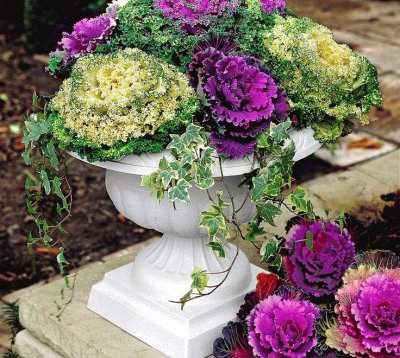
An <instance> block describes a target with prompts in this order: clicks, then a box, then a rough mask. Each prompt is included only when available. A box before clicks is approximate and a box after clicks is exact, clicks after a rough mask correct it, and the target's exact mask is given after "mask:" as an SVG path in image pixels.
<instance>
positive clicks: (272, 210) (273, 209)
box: [257, 200, 282, 226]
mask: <svg viewBox="0 0 400 358" xmlns="http://www.w3.org/2000/svg"><path fill="white" fill-rule="evenodd" d="M257 213H258V214H259V215H260V216H261V217H262V218H263V220H265V221H266V222H267V223H268V224H270V225H272V226H275V222H274V218H275V217H276V216H279V215H280V214H282V210H281V209H280V208H279V207H277V206H275V205H274V203H273V202H272V201H270V200H268V201H266V202H265V203H263V204H258V205H257Z"/></svg>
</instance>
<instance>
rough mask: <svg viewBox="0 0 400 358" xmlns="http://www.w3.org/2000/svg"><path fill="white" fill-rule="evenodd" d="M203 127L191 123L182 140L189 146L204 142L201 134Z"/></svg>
mask: <svg viewBox="0 0 400 358" xmlns="http://www.w3.org/2000/svg"><path fill="white" fill-rule="evenodd" d="M201 130H202V128H201V127H199V126H196V125H195V124H193V123H191V124H189V125H188V126H187V128H186V132H185V133H183V134H182V142H183V144H185V145H186V146H189V145H190V144H192V143H201V142H204V139H203V138H202V136H201V135H200V131H201Z"/></svg>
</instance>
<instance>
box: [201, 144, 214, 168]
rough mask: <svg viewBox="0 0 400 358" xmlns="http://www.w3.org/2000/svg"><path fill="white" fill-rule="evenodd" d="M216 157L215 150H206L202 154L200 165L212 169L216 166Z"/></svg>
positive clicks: (208, 148) (209, 148)
mask: <svg viewBox="0 0 400 358" xmlns="http://www.w3.org/2000/svg"><path fill="white" fill-rule="evenodd" d="M215 155H216V152H215V149H213V148H211V147H207V148H205V149H204V150H203V151H202V152H201V158H200V164H201V165H203V166H205V167H212V166H213V165H214V164H215V159H214V156H215Z"/></svg>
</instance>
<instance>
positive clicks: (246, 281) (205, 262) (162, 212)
mask: <svg viewBox="0 0 400 358" xmlns="http://www.w3.org/2000/svg"><path fill="white" fill-rule="evenodd" d="M290 135H291V137H292V139H293V141H294V143H295V145H296V156H295V160H300V159H303V158H305V157H306V156H308V155H310V154H312V153H313V152H315V151H316V150H317V149H319V148H320V147H321V144H320V143H319V142H317V141H315V139H314V138H313V131H312V130H311V129H310V128H306V129H303V130H300V131H291V132H290ZM71 155H73V156H74V157H77V158H78V159H81V160H82V158H80V157H79V156H77V155H76V154H74V153H71ZM162 156H166V157H167V158H169V157H170V153H169V152H167V151H165V152H162V153H159V154H145V155H140V156H135V155H131V156H127V157H125V158H123V159H121V160H120V161H108V162H101V163H92V164H94V165H97V166H99V167H102V168H105V169H107V173H106V187H107V191H108V193H109V195H110V198H111V200H112V201H113V203H114V205H115V206H116V208H117V209H118V210H119V211H120V212H121V213H122V214H124V215H125V216H126V217H127V218H129V219H131V220H132V221H134V222H135V223H137V224H138V225H140V226H143V227H145V228H149V229H155V230H157V231H160V232H162V233H164V235H163V236H162V238H161V240H160V241H159V242H156V243H154V244H152V245H150V246H149V247H147V248H145V249H144V250H143V251H141V252H140V253H139V255H138V256H137V258H136V260H135V261H134V262H133V263H131V264H129V265H126V266H123V267H120V268H118V269H116V270H113V271H111V272H109V273H107V274H106V275H105V277H104V279H103V280H102V281H101V282H100V283H98V284H96V285H94V286H93V287H92V291H91V294H90V297H89V302H88V308H89V309H91V310H92V311H94V312H96V313H98V314H100V315H101V316H103V317H104V318H106V319H107V320H109V321H111V322H112V323H114V324H115V325H117V326H118V327H120V328H122V329H123V330H125V331H127V332H128V333H130V334H132V335H134V336H136V337H137V338H139V339H141V340H143V341H144V342H146V343H148V344H150V345H151V346H153V347H155V348H156V349H158V350H160V351H161V352H163V353H165V354H167V355H169V356H171V357H176V358H202V357H205V356H208V355H209V354H211V353H212V343H213V341H214V340H215V339H216V338H217V337H218V336H220V335H221V329H222V327H223V326H224V325H225V324H226V323H227V322H228V321H230V320H234V319H235V316H236V312H237V310H238V308H239V306H240V304H241V303H242V300H243V297H244V295H245V294H246V293H248V292H250V291H252V290H254V288H255V283H256V275H257V273H259V272H261V269H259V268H257V267H255V266H253V265H250V263H249V261H248V259H247V257H246V256H245V255H244V253H243V252H242V251H239V256H238V259H237V261H236V262H235V265H234V266H233V269H232V272H231V274H230V275H229V277H228V279H227V280H226V282H225V283H224V284H223V285H222V286H221V287H220V288H219V289H218V290H217V291H216V292H214V293H213V294H212V295H210V296H207V297H205V298H201V299H199V300H195V301H191V302H189V303H188V304H187V306H186V307H185V309H184V311H181V310H180V306H179V305H178V304H175V303H171V302H169V301H170V300H178V299H179V298H180V297H181V296H182V295H183V294H184V293H186V292H187V291H188V289H189V288H190V284H191V278H190V273H191V271H192V269H193V268H194V267H195V266H199V267H201V268H202V269H204V270H207V271H208V272H221V271H223V270H225V269H226V268H228V267H229V266H230V263H231V262H232V260H233V258H234V256H235V253H236V246H235V245H232V244H230V245H228V246H227V247H226V253H227V257H226V258H225V259H220V258H218V257H217V256H216V255H215V253H214V252H212V251H211V250H210V249H209V248H207V247H206V246H205V245H206V243H207V242H208V238H207V235H206V232H205V231H204V230H203V229H200V228H199V227H198V224H199V220H200V212H201V211H203V210H205V209H207V208H208V207H209V205H210V202H209V199H208V197H207V194H206V193H205V192H204V191H202V190H200V189H198V188H191V189H190V190H189V193H190V197H191V200H192V204H191V205H185V204H183V203H180V202H178V203H176V210H175V209H174V207H173V206H172V204H171V203H170V202H169V201H168V199H167V198H165V199H164V200H162V201H161V202H159V201H158V200H157V199H156V198H155V197H150V193H149V191H148V189H147V188H142V187H140V180H141V175H148V174H151V173H152V172H153V171H155V170H157V168H158V163H159V160H160V159H161V158H162ZM252 166H253V160H252V158H245V159H242V160H225V161H224V162H223V173H224V177H225V183H226V185H227V186H229V189H230V191H231V192H232V195H233V197H234V201H235V203H236V207H240V206H241V205H242V204H243V203H244V202H245V205H243V208H242V209H241V211H240V212H239V213H238V218H239V220H240V221H241V222H243V223H245V222H248V221H250V220H251V219H252V217H253V216H254V214H255V208H254V206H253V204H252V203H251V202H250V201H249V200H248V199H246V198H248V192H247V190H246V189H243V188H238V184H239V182H240V176H241V175H242V174H244V173H246V172H248V171H249V170H250V169H251V168H252ZM214 176H215V177H219V176H221V173H220V169H219V168H215V169H214ZM217 191H225V192H226V187H225V184H223V183H221V182H216V184H215V186H214V187H213V188H212V190H211V192H212V195H214V196H215V195H216V192H217ZM223 277H224V276H223V275H222V274H220V275H212V276H211V277H210V282H209V285H215V284H217V283H219V282H220V281H221V280H222V278H223ZM105 344H107V343H106V342H105Z"/></svg>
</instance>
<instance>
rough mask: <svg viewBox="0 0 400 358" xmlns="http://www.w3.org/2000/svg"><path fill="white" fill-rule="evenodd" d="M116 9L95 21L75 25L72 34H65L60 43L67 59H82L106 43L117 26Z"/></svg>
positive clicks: (85, 21) (85, 20) (83, 21)
mask: <svg viewBox="0 0 400 358" xmlns="http://www.w3.org/2000/svg"><path fill="white" fill-rule="evenodd" d="M116 19H117V14H116V7H115V6H114V7H112V8H111V9H110V12H109V13H108V14H106V15H102V16H97V17H95V18H93V19H83V20H81V21H79V22H77V23H76V24H75V25H74V28H73V31H72V33H70V34H68V33H66V32H64V33H63V37H62V39H61V41H60V43H59V45H60V46H61V48H62V50H64V51H65V57H66V58H69V57H74V58H77V57H80V56H81V55H84V54H87V53H93V52H94V51H95V50H96V48H97V46H98V45H100V44H104V43H106V42H107V41H108V40H109V39H110V37H111V34H112V33H113V30H114V28H115V27H116V26H117V22H116Z"/></svg>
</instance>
